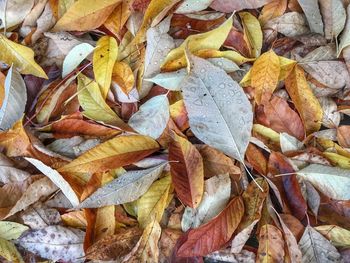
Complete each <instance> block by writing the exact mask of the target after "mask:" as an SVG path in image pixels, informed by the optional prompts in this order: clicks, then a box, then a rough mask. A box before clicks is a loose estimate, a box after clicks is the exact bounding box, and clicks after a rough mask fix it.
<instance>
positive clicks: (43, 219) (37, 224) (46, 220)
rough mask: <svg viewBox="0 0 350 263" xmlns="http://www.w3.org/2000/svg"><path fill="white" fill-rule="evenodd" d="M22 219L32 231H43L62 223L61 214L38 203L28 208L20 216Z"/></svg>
mask: <svg viewBox="0 0 350 263" xmlns="http://www.w3.org/2000/svg"><path fill="white" fill-rule="evenodd" d="M20 218H21V219H22V221H23V223H24V224H26V225H28V226H29V227H30V228H31V229H41V228H45V227H47V226H49V225H57V224H59V223H60V222H61V215H60V213H59V212H58V211H57V210H56V209H54V208H50V207H48V206H46V205H44V204H42V203H36V204H34V205H32V206H30V207H28V208H27V209H26V210H25V211H23V212H22V213H21V214H20Z"/></svg>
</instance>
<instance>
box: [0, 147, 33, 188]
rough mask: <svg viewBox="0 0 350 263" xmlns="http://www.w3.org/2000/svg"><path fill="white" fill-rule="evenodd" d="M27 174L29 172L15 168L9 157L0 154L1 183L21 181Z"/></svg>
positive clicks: (28, 174)
mask: <svg viewBox="0 0 350 263" xmlns="http://www.w3.org/2000/svg"><path fill="white" fill-rule="evenodd" d="M29 176H30V173H29V172H26V171H24V170H20V169H17V168H15V167H14V164H13V163H12V161H11V160H10V159H8V158H7V157H6V156H5V155H4V154H0V182H1V183H2V184H8V183H15V182H21V181H24V180H25V179H27V178H28V177H29Z"/></svg>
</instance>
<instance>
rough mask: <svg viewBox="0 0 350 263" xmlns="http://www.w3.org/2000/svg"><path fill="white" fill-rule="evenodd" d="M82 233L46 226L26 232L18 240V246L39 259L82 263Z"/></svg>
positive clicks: (61, 227)
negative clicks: (38, 256)
mask: <svg viewBox="0 0 350 263" xmlns="http://www.w3.org/2000/svg"><path fill="white" fill-rule="evenodd" d="M83 239H84V232H83V231H81V230H78V229H74V228H66V227H63V226H48V227H45V228H43V229H40V230H32V231H28V232H27V233H26V234H25V235H23V236H22V237H21V238H20V239H19V244H20V245H21V246H22V247H24V248H25V249H27V250H28V251H31V252H32V253H36V254H38V255H40V256H41V257H44V258H48V259H51V260H53V261H57V260H65V261H74V262H83V261H84V260H83V259H80V258H81V257H84V251H83Z"/></svg>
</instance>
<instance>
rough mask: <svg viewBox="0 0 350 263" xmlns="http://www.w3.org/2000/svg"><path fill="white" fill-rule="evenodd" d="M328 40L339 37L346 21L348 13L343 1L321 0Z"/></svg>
mask: <svg viewBox="0 0 350 263" xmlns="http://www.w3.org/2000/svg"><path fill="white" fill-rule="evenodd" d="M318 2H319V4H320V8H321V14H322V17H323V22H324V33H325V37H326V38H327V39H329V40H330V39H333V38H336V37H338V35H339V34H340V32H341V31H342V30H343V28H344V25H345V21H346V12H345V8H344V6H343V2H342V0H319V1H318Z"/></svg>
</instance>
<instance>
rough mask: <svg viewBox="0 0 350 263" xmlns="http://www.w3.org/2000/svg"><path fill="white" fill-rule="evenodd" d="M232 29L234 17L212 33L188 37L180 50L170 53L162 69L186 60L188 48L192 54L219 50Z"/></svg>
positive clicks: (176, 49)
mask: <svg viewBox="0 0 350 263" xmlns="http://www.w3.org/2000/svg"><path fill="white" fill-rule="evenodd" d="M231 28H232V17H230V18H229V19H227V20H226V21H225V22H224V23H223V24H222V25H221V26H219V27H217V28H215V29H213V30H211V31H208V32H205V33H202V34H195V35H191V36H189V37H187V38H186V39H185V41H184V42H183V43H182V44H181V45H180V46H179V47H178V48H175V49H173V50H171V51H170V52H169V54H168V55H167V57H166V58H165V60H164V62H163V65H162V66H161V68H162V69H163V68H166V67H167V64H168V63H172V62H173V61H175V60H178V59H185V53H184V51H185V48H186V47H187V48H188V49H189V51H190V52H191V53H195V52H196V51H199V50H202V49H219V48H220V47H221V46H222V44H223V43H224V42H225V40H226V38H227V35H228V33H229V32H230V30H231ZM185 63H186V62H185ZM185 66H186V65H185Z"/></svg>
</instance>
